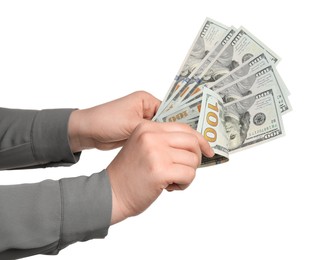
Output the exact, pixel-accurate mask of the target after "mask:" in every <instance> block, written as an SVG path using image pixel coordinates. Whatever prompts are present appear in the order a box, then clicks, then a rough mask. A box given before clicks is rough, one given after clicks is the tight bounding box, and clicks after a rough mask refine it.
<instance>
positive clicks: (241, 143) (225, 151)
mask: <svg viewBox="0 0 318 260" xmlns="http://www.w3.org/2000/svg"><path fill="white" fill-rule="evenodd" d="M197 131H198V132H200V133H201V134H202V135H203V137H204V138H205V139H206V140H207V141H208V142H209V144H210V146H211V147H212V148H213V149H214V152H215V156H214V157H212V158H207V157H204V156H203V158H202V163H201V166H210V165H214V164H218V163H222V162H227V161H228V160H229V153H232V152H236V151H239V150H242V149H246V148H248V147H252V146H254V145H258V144H261V143H264V142H268V141H270V140H274V139H276V138H278V137H281V136H283V135H284V127H283V124H282V118H281V113H280V111H279V108H278V107H277V105H276V101H275V94H274V91H273V90H272V89H267V90H264V91H263V92H260V93H258V94H256V95H253V96H250V97H247V98H245V99H243V100H240V101H236V102H234V103H232V104H229V105H225V106H224V105H223V103H222V101H221V99H220V97H218V96H217V94H216V93H215V92H213V91H212V90H210V89H208V88H204V90H203V100H202V109H201V113H200V117H199V121H198V125H197Z"/></svg>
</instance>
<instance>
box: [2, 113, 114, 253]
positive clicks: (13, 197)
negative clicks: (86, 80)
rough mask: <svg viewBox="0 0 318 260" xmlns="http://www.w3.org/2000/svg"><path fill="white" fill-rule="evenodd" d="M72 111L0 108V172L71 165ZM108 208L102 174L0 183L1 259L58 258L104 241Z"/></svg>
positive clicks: (107, 185)
mask: <svg viewBox="0 0 318 260" xmlns="http://www.w3.org/2000/svg"><path fill="white" fill-rule="evenodd" d="M71 112H72V110H71V109H54V110H41V111H36V110H18V109H5V108H0V170H9V169H22V168H34V167H51V166H60V165H63V166H67V165H72V164H74V163H76V162H77V161H78V160H79V157H80V154H79V153H78V154H73V153H72V152H71V150H70V147H69V143H68V134H67V125H68V119H69V116H70V113H71ZM0 175H1V173H0ZM111 209H112V200H111V188H110V183H109V179H108V175H107V174H106V172H105V170H103V171H101V172H100V173H95V174H93V175H91V176H90V177H86V176H80V177H76V178H64V179H60V180H58V181H53V180H45V181H42V182H40V183H34V184H19V185H0V259H17V258H22V257H27V256H31V255H35V254H57V253H58V252H59V251H60V250H61V249H63V248H65V247H66V246H68V245H70V244H72V243H75V242H77V241H86V240H89V239H93V238H104V237H105V236H106V235H107V232H108V228H109V226H110V220H111Z"/></svg>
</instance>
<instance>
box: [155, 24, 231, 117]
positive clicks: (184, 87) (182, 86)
mask: <svg viewBox="0 0 318 260" xmlns="http://www.w3.org/2000/svg"><path fill="white" fill-rule="evenodd" d="M234 35H235V29H234V28H233V27H231V28H229V29H228V30H227V31H226V33H225V34H224V37H223V38H222V39H221V41H220V42H219V43H218V44H217V45H216V46H215V47H214V48H213V50H211V51H210V52H209V54H208V55H207V56H206V57H205V58H204V60H202V61H201V63H200V64H199V65H198V66H197V67H196V69H195V70H194V71H192V72H191V74H190V75H188V77H186V78H183V79H182V81H179V82H178V83H177V87H176V88H175V90H177V91H174V93H172V95H171V96H170V97H169V98H168V99H167V100H164V102H163V104H162V110H160V111H159V113H164V112H166V111H168V110H170V109H171V108H173V107H174V104H175V103H176V101H177V100H179V99H180V98H181V97H182V96H183V94H184V93H187V91H188V88H189V85H191V84H192V83H193V82H195V80H196V78H197V77H198V76H199V75H201V74H202V72H203V71H205V69H206V68H207V67H208V66H209V64H210V63H212V62H213V61H214V60H215V58H216V56H217V55H218V54H219V53H220V52H221V51H222V49H223V48H224V46H225V45H226V43H227V42H228V41H230V40H231V38H232V37H233V36H234Z"/></svg>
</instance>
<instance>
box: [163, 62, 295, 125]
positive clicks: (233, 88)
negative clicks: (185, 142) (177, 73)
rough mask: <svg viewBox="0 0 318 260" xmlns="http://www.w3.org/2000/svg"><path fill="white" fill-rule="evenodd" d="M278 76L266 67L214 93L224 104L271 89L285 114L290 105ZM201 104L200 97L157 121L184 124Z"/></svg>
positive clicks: (270, 68)
mask: <svg viewBox="0 0 318 260" xmlns="http://www.w3.org/2000/svg"><path fill="white" fill-rule="evenodd" d="M278 75H279V74H278V72H277V70H276V68H275V67H274V65H268V66H266V67H261V68H259V69H258V70H256V71H254V72H252V73H250V74H248V75H246V76H244V77H242V78H240V79H238V80H236V81H234V82H232V83H230V84H227V85H225V86H223V87H222V88H219V89H217V90H216V91H215V92H216V93H218V94H219V95H220V96H221V97H222V99H223V102H224V104H226V103H229V102H233V101H236V100H241V99H243V98H245V97H246V96H250V95H255V94H257V93H258V92H261V91H263V90H264V89H269V88H271V89H273V91H274V94H275V98H276V103H277V104H278V105H279V108H280V112H281V113H286V112H288V111H290V110H291V105H290V102H289V100H288V98H287V96H286V95H285V94H284V93H283V91H282V89H283V88H284V87H283V86H284V83H283V81H282V80H281V77H279V76H278ZM204 89H206V87H204ZM202 102H203V100H202V95H201V96H199V97H198V98H196V99H194V100H192V101H191V102H189V103H186V104H183V105H180V106H177V107H176V108H174V109H172V110H169V111H167V112H166V113H163V114H161V115H160V116H159V117H158V119H159V121H161V122H174V121H182V122H186V121H187V120H189V119H193V118H196V117H198V116H199V114H200V109H201V103H202Z"/></svg>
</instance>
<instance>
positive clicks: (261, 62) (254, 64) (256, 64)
mask: <svg viewBox="0 0 318 260" xmlns="http://www.w3.org/2000/svg"><path fill="white" fill-rule="evenodd" d="M269 64H271V61H270V58H269V57H268V55H266V53H261V54H260V55H258V56H256V57H254V58H252V59H250V60H247V61H245V62H243V63H242V65H240V66H238V67H236V68H235V69H233V70H232V71H231V72H230V73H229V74H228V75H227V76H224V77H221V78H219V79H218V80H216V81H215V82H208V83H205V84H204V85H202V84H201V85H198V86H197V87H196V88H195V89H194V90H193V91H192V92H188V93H187V94H186V95H185V96H184V98H183V101H182V102H180V104H179V106H182V105H184V104H185V103H189V102H191V101H193V100H195V99H197V98H199V97H202V88H203V87H207V88H209V89H211V90H213V91H217V90H218V89H220V88H222V87H224V86H226V85H228V84H230V83H232V82H234V81H236V80H238V79H240V78H242V77H244V76H246V75H248V74H249V73H252V72H254V71H256V70H259V69H260V68H263V67H265V66H267V65H269Z"/></svg>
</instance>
